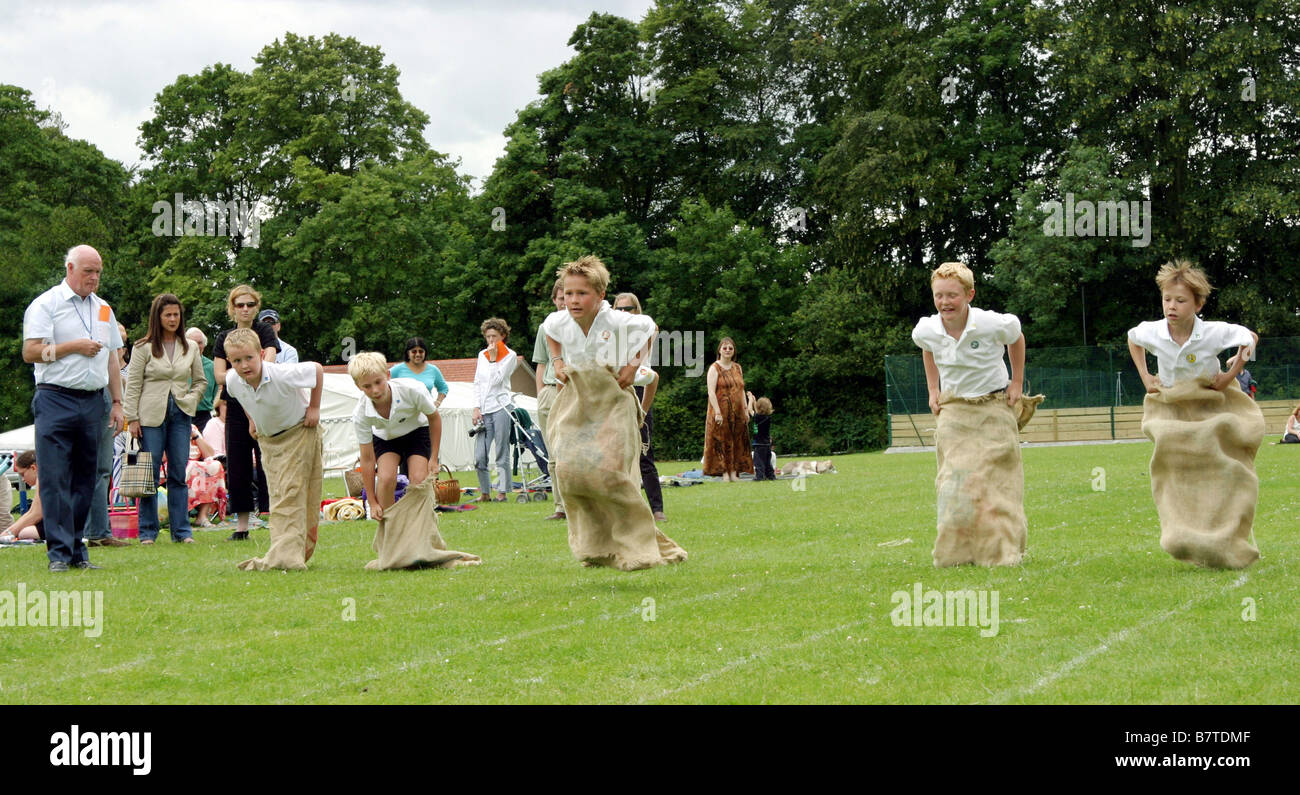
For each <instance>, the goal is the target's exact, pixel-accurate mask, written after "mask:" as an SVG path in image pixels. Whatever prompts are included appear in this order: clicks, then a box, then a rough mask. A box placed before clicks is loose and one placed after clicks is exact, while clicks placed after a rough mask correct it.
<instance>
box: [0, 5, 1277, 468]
mask: <svg viewBox="0 0 1300 795" xmlns="http://www.w3.org/2000/svg"><path fill="white" fill-rule="evenodd" d="M569 45H570V46H571V47H572V48H573V50H574V53H575V54H574V56H573V57H572V58H570V59H568V60H567V61H565V62H564V63H562V64H559V65H558V66H556V67H555V68H554V69H551V70H549V71H547V72H544V73H543V74H541V75H540V76H539V78H538V88H539V99H537V100H536V101H534V102H532V103H530V104H529V105H527V106H526V107H524V108H521V109H519V111H518V112H517V114H516V117H515V120H514V121H513V122H512V123H511V124H510V125H509V126H508V127H507V129H506V130H505V134H506V138H507V144H506V149H505V153H504V154H503V155H502V156H501V158H500V159H499V160H498V161H497V162H496V164H495V167H494V168H493V170H492V172H491V174H489V175H487V176H486V178H485V179H484V181H483V183H482V186H481V189H480V190H477V191H476V190H475V189H474V188H473V185H472V183H471V179H470V177H469V176H468V175H465V174H462V173H461V172H460V171H459V162H458V161H457V160H455V159H454V157H453V156H452V155H451V154H448V153H441V152H438V151H436V150H434V149H433V148H431V147H430V145H429V143H428V142H427V141H426V140H425V138H424V135H423V129H424V127H425V125H426V124H427V122H428V116H427V115H426V114H425V113H424V112H423V111H421V110H420V109H418V108H416V107H414V106H413V105H411V104H410V103H409V102H407V101H406V100H404V99H403V98H402V96H401V93H400V91H399V90H398V74H399V73H398V69H397V66H396V65H395V64H392V63H390V62H388V61H386V59H385V57H384V54H383V53H382V52H381V51H380V49H379V48H377V47H373V46H368V45H366V44H364V43H362V42H359V41H357V40H355V39H353V38H349V37H346V36H340V35H334V34H331V35H328V36H325V37H323V38H315V37H302V36H298V35H295V34H293V33H286V34H285V35H284V36H283V37H282V38H281V39H278V40H276V41H275V42H272V43H271V44H269V45H267V46H266V47H265V48H264V49H263V50H262V52H261V53H260V54H259V55H258V57H257V58H256V65H255V67H254V68H253V69H252V70H251V71H250V72H242V71H240V70H237V69H235V68H233V67H231V66H229V65H226V64H214V65H212V66H209V67H207V68H205V69H204V70H203V71H202V72H200V73H199V74H196V75H180V76H178V77H177V78H176V79H175V80H174V81H173V82H171V83H170V84H168V85H165V86H162V87H160V90H159V91H158V93H157V95H156V98H155V102H154V107H153V116H152V118H150V119H149V120H148V121H146V122H145V123H144V124H143V125H142V126H141V129H140V145H141V148H142V150H143V151H144V153H145V156H146V161H145V163H144V164H143V165H142V166H140V167H138V168H134V167H133V168H130V169H128V168H127V167H125V166H123V165H122V164H120V163H117V162H116V161H113V160H111V159H108V158H106V157H104V156H103V155H102V153H100V152H99V151H98V150H97V149H96V148H95V147H94V146H92V145H90V144H88V143H86V142H84V141H77V140H72V139H69V138H68V137H67V136H66V135H64V133H63V130H62V129H61V125H60V123H59V119H58V116H57V112H56V111H57V109H41V108H37V107H36V106H35V105H34V104H33V102H32V100H31V95H30V93H29V92H28V91H27V90H25V89H23V88H21V87H18V86H0V280H3V282H4V284H6V285H8V286H9V289H8V290H7V292H8V293H9V294H10V295H12V296H13V298H12V301H13V304H14V306H15V308H21V307H22V306H25V305H26V303H27V302H29V301H30V300H31V299H32V298H34V297H35V296H36V295H37V294H39V293H40V292H41V291H42V290H44V289H46V288H48V287H49V286H51V285H52V284H54V283H55V282H56V281H57V280H58V278H59V277H60V276H61V273H62V269H61V263H60V260H61V258H62V254H63V252H64V251H65V250H66V249H67V248H68V247H69V246H71V245H73V244H74V243H77V242H87V243H91V244H92V245H95V246H96V247H97V248H98V249H99V250H100V251H101V252H102V253H103V255H104V260H105V266H106V267H105V278H104V283H103V286H102V288H101V292H102V294H103V295H104V296H105V297H106V299H107V300H109V301H110V302H112V303H113V304H114V306H115V308H116V310H117V313H118V316H119V317H120V318H122V319H123V320H124V321H125V322H126V323H127V325H128V327H129V329H130V332H131V334H132V335H133V336H136V335H139V334H141V333H143V331H144V324H145V319H146V314H147V309H148V303H149V301H150V299H151V298H152V297H153V295H155V294H156V293H159V292H164V291H167V292H173V293H176V294H177V295H178V296H180V297H181V299H182V300H183V301H184V302H185V304H186V307H187V310H188V312H189V320H190V321H191V322H192V323H193V324H195V325H198V326H200V327H201V328H204V329H205V330H206V331H208V332H209V334H210V335H211V334H212V333H214V332H215V331H217V330H219V329H220V328H224V327H225V326H227V325H228V323H227V321H226V318H225V316H224V297H225V293H226V291H227V290H228V289H229V288H230V287H231V286H233V285H235V284H238V283H241V282H245V281H247V282H250V283H252V284H254V285H255V286H256V287H257V288H258V289H259V290H261V291H262V292H263V294H264V303H265V304H266V305H268V306H273V307H275V308H276V309H278V310H279V311H280V313H281V315H282V317H284V319H285V321H286V331H285V334H286V338H287V339H290V340H291V341H292V342H293V343H294V344H295V345H296V346H298V348H299V351H300V352H301V354H302V356H303V357H304V359H306V358H311V359H316V360H318V361H322V362H325V363H331V362H335V363H336V362H340V361H342V357H343V355H344V353H345V351H346V350H348V346H349V344H351V345H352V346H354V347H353V348H352V349H353V350H364V349H375V350H380V351H383V352H385V353H386V354H387V355H388V356H389V357H390V358H395V357H397V356H399V355H400V351H401V347H400V346H401V344H402V342H403V341H404V340H405V339H406V338H407V337H408V336H411V335H413V334H418V335H420V336H423V337H424V338H425V339H426V340H428V341H429V344H430V346H431V348H432V350H431V351H430V355H431V357H435V358H455V357H464V356H472V355H473V354H474V353H475V352H476V351H477V350H478V349H479V348H480V347H481V344H480V343H481V339H480V337H479V334H478V325H479V323H480V322H481V321H482V320H483V319H485V318H487V317H489V316H498V317H502V318H505V319H506V320H507V321H508V322H509V323H510V324H511V325H512V327H513V329H514V332H513V334H512V337H511V343H512V347H514V348H515V349H516V350H519V351H521V352H524V353H525V354H527V353H528V352H531V349H532V340H533V336H532V335H533V334H534V333H535V331H536V328H537V325H538V324H539V323H540V321H541V319H542V318H543V317H544V316H545V314H546V312H547V311H548V310H549V309H550V304H549V302H548V301H547V300H546V296H547V294H548V292H549V288H550V285H551V281H552V279H553V274H554V272H555V269H556V267H558V266H559V265H560V264H561V263H562V262H564V261H567V260H571V259H574V258H576V257H578V256H580V255H582V254H586V253H595V254H597V255H599V256H600V257H602V258H603V259H604V261H605V262H606V263H607V264H608V265H609V266H610V269H611V271H612V272H613V274H614V282H613V284H612V285H611V290H613V291H618V292H622V291H630V292H635V293H637V294H638V295H639V296H640V297H641V300H642V302H643V304H644V306H645V309H646V311H647V312H648V313H649V314H651V315H652V316H654V318H655V319H656V321H657V322H658V323H659V324H660V327H661V328H662V329H664V330H668V331H681V332H683V334H688V333H693V332H695V331H702V332H704V336H705V340H706V352H707V355H708V357H709V359H711V358H712V356H713V351H714V349H715V348H716V345H717V342H718V340H719V339H720V338H721V337H723V336H731V337H733V338H735V340H736V342H737V347H738V360H739V361H740V362H742V363H743V364H744V366H745V373H746V381H747V386H748V387H749V388H750V389H751V390H752V391H754V392H755V393H757V394H759V395H767V396H769V397H771V398H772V399H773V401H774V403H775V404H776V406H777V419H776V420H775V424H774V435H775V437H776V447H777V449H778V450H779V451H782V452H787V453H796V452H800V453H811V454H818V453H824V452H829V451H833V450H849V449H853V450H859V449H868V448H871V447H875V446H879V445H882V444H883V443H884V442H885V438H886V437H885V422H886V418H885V413H884V374H883V359H884V356H885V355H886V354H889V353H909V352H912V351H913V346H912V345H911V342H910V338H909V334H910V330H911V327H912V326H913V325H914V324H915V322H916V319H917V318H918V317H920V316H921V315H924V314H930V313H932V312H933V311H934V309H933V306H932V303H931V301H930V298H929V283H928V273H929V270H930V269H931V268H933V267H934V266H935V265H937V264H938V263H940V262H943V261H945V260H950V259H960V260H963V261H965V262H967V263H968V264H970V265H971V267H972V268H973V269H974V270H975V271H976V273H977V276H978V278H979V282H978V284H977V290H978V294H977V297H976V301H975V303H976V304H977V305H981V306H989V307H992V308H997V309H1000V310H1004V311H1011V312H1015V313H1017V314H1018V315H1020V317H1021V319H1022V321H1023V323H1024V328H1025V332H1026V337H1027V339H1028V341H1029V346H1030V349H1031V353H1030V358H1031V364H1032V355H1033V354H1032V349H1033V348H1034V347H1042V346H1049V345H1088V346H1094V345H1100V344H1113V343H1116V342H1119V341H1121V340H1122V338H1123V334H1124V332H1125V330H1126V329H1127V328H1129V327H1130V326H1132V325H1134V324H1135V323H1136V322H1137V321H1138V320H1142V319H1148V318H1150V317H1153V316H1154V314H1155V312H1156V311H1157V305H1156V299H1155V290H1154V284H1153V281H1152V278H1153V275H1154V272H1155V270H1156V268H1157V267H1158V266H1159V264H1160V263H1162V262H1164V261H1166V260H1168V259H1170V258H1172V257H1180V256H1181V257H1190V258H1192V259H1194V260H1196V261H1198V262H1199V263H1200V264H1201V265H1202V266H1203V267H1204V268H1205V269H1206V270H1207V272H1208V273H1209V275H1210V278H1211V280H1212V282H1214V284H1215V285H1216V287H1218V290H1217V291H1216V293H1215V294H1214V296H1213V297H1212V298H1211V301H1210V304H1209V306H1207V308H1206V313H1207V316H1213V317H1219V318H1224V319H1231V320H1234V321H1237V322H1241V323H1244V324H1246V325H1248V326H1250V327H1252V328H1255V329H1257V330H1258V331H1259V332H1260V334H1261V335H1262V336H1291V335H1295V334H1300V317H1298V316H1297V310H1298V309H1300V284H1297V280H1296V279H1295V278H1294V276H1295V275H1296V268H1295V266H1294V265H1293V263H1292V262H1291V261H1290V260H1289V259H1288V254H1292V255H1293V252H1295V251H1297V250H1300V245H1297V244H1300V189H1298V188H1300V184H1298V183H1300V151H1298V149H1300V113H1297V110H1298V109H1300V79H1298V77H1297V70H1298V68H1300V4H1297V3H1296V2H1295V0H1275V1H1273V2H1269V1H1268V0H1263V1H1261V2H1255V3H1249V4H1240V3H1229V2H1226V0H1193V1H1192V2H1186V3H1179V4H1177V5H1174V4H1167V3H1156V2H1138V1H1137V0H1115V1H1114V2H1107V3H1094V2H1048V1H1045V0H966V1H964V2H933V1H931V0H908V1H907V2H889V1H874V2H843V1H842V0H750V1H748V2H746V1H743V0H659V2H657V3H656V5H655V6H654V7H653V8H652V9H651V10H650V11H649V12H647V14H646V15H645V17H644V18H643V19H641V20H640V21H634V20H628V19H624V18H620V17H617V16H612V15H606V14H592V15H591V16H590V17H589V18H588V19H587V20H586V21H584V22H583V23H582V24H580V25H579V26H578V27H577V29H576V30H575V31H574V33H573V35H572V37H571V38H570V39H569ZM178 195H179V197H183V199H184V201H186V202H190V201H198V202H203V203H204V204H203V205H202V206H200V207H196V208H192V209H194V210H195V211H196V213H197V216H198V218H200V219H202V218H203V216H204V215H205V214H206V215H207V216H208V220H209V221H210V220H211V219H212V218H214V217H215V218H223V216H221V212H222V210H221V208H232V207H243V208H256V209H255V211H250V213H249V215H248V216H246V217H245V218H244V219H243V223H237V222H236V220H237V215H238V214H236V213H229V211H228V210H227V211H226V213H227V215H228V216H231V217H230V218H228V219H226V220H229V221H230V223H227V224H225V225H224V233H222V232H220V231H218V233H217V234H193V232H196V231H197V232H204V233H206V232H210V231H212V229H217V230H220V227H215V226H213V227H212V228H209V227H210V225H209V224H208V223H199V221H198V220H196V219H195V214H196V213H195V212H191V211H189V210H183V211H182V212H180V213H177V212H175V211H176V210H177V209H180V207H179V204H180V202H179V200H178V198H177V197H178ZM1053 203H1055V204H1053ZM162 205H168V206H170V207H172V209H171V210H169V211H168V212H169V217H168V218H167V219H165V220H163V221H161V222H160V218H161V216H162V210H161V207H162ZM1121 206H1122V207H1123V208H1124V210H1125V215H1124V217H1123V218H1120V217H1119V215H1118V211H1119V208H1120V207H1121ZM1053 207H1055V208H1056V209H1055V211H1053V209H1052V208H1053ZM1066 208H1068V210H1069V211H1070V212H1069V214H1066V213H1065V212H1064V209H1066ZM254 213H255V217H253V214H254ZM1054 213H1055V220H1053V217H1054ZM186 215H189V216H190V217H188V218H185V217H172V216H186ZM250 221H253V222H254V226H255V227H256V228H255V229H253V230H252V232H255V234H250V229H249V225H250V223H249V222H250ZM1120 221H1123V222H1124V223H1123V224H1121V223H1120ZM187 223H188V224H189V225H188V226H187V225H186V224H187ZM187 230H188V231H190V232H191V234H186V232H187ZM159 231H162V232H163V233H162V234H159V233H158V232H159ZM5 317H6V318H7V319H3V320H0V325H3V326H4V329H3V333H0V359H2V360H3V366H4V369H5V372H6V375H5V378H4V383H5V386H6V388H5V389H4V390H3V394H0V425H3V426H4V427H6V428H8V427H13V426H16V425H20V424H23V423H26V422H30V417H29V411H28V408H27V406H28V403H29V401H30V396H31V390H32V384H31V378H30V369H29V366H28V365H23V364H22V363H21V357H20V356H19V346H20V344H21V341H20V339H19V337H21V330H20V329H21V322H22V320H21V312H20V311H15V312H11V313H8V314H7V315H6V316H5ZM688 369H689V368H686V367H671V366H670V367H665V368H663V369H662V377H663V385H662V387H661V390H660V397H659V398H657V400H656V413H657V418H656V446H657V448H658V449H659V455H660V456H661V457H681V458H694V457H696V456H698V455H699V451H700V447H701V444H702V439H703V421H704V409H705V385H704V379H703V378H702V377H688V376H687V372H686V371H687V370H688Z"/></svg>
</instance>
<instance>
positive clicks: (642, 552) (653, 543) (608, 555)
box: [542, 256, 686, 571]
mask: <svg viewBox="0 0 1300 795" xmlns="http://www.w3.org/2000/svg"><path fill="white" fill-rule="evenodd" d="M559 276H560V277H561V278H563V279H564V296H565V300H566V302H567V304H568V309H566V310H561V311H558V312H554V313H552V314H551V315H550V316H548V317H547V318H546V320H545V321H544V322H543V323H542V333H543V334H545V335H546V345H547V349H548V350H549V351H550V354H551V361H552V363H553V364H554V366H555V375H556V378H558V379H559V381H560V383H561V384H563V386H562V388H561V389H560V392H559V395H558V396H557V397H556V398H555V404H554V405H553V406H552V407H551V414H550V418H549V421H548V425H547V432H548V434H549V438H548V442H549V449H550V451H551V476H552V477H553V478H555V479H556V481H557V482H558V484H559V488H560V489H561V490H562V491H563V492H564V502H565V508H566V512H567V520H568V525H569V548H570V549H572V550H573V554H574V556H575V557H577V558H578V560H580V561H582V564H583V565H584V566H595V565H600V566H612V567H614V568H617V569H622V570H624V571H632V570H635V569H645V568H650V567H651V566H659V565H663V564H665V563H678V562H680V561H683V560H686V551H685V550H683V549H682V548H681V547H679V546H677V544H675V543H674V542H673V541H672V539H670V538H668V537H667V536H665V535H664V534H663V533H661V532H660V531H659V529H658V527H656V526H655V522H654V515H653V514H652V513H651V512H650V506H649V505H647V504H646V502H645V501H644V500H643V499H642V498H641V474H640V468H639V463H640V458H641V435H640V432H639V428H640V426H641V418H642V414H641V405H640V403H639V402H638V401H637V399H636V393H634V392H633V391H632V389H631V387H632V383H633V381H634V380H635V378H636V372H637V367H638V365H639V364H640V363H641V360H642V359H643V358H644V357H645V356H646V355H647V354H648V353H649V350H650V343H651V342H652V341H653V339H654V334H655V324H654V321H653V320H652V319H651V318H650V317H649V316H648V315H634V314H631V313H628V312H620V311H618V310H615V309H612V308H610V305H609V302H608V301H605V300H604V298H605V288H606V287H608V285H609V271H608V270H607V269H606V268H605V265H604V263H602V262H601V261H600V260H599V259H597V258H595V257H592V256H587V257H583V258H581V259H579V260H577V261H575V262H570V263H566V264H565V265H564V267H562V268H561V269H560V270H559Z"/></svg>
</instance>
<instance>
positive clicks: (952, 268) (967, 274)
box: [930, 262, 975, 290]
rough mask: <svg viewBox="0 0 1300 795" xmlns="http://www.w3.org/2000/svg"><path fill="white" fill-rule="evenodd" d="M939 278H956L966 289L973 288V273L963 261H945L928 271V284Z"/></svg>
mask: <svg viewBox="0 0 1300 795" xmlns="http://www.w3.org/2000/svg"><path fill="white" fill-rule="evenodd" d="M939 279H956V280H957V281H959V282H961V286H962V287H964V288H966V289H967V290H974V289H975V274H973V273H971V270H970V268H968V267H966V264H965V263H963V262H945V263H943V264H942V265H940V266H939V267H937V268H935V269H934V270H933V271H932V272H931V273H930V284H934V283H935V281H937V280H939Z"/></svg>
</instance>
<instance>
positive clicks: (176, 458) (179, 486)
mask: <svg viewBox="0 0 1300 795" xmlns="http://www.w3.org/2000/svg"><path fill="white" fill-rule="evenodd" d="M191 420H192V418H191V417H190V415H188V414H186V413H185V412H183V411H181V409H180V407H179V406H177V405H176V400H175V399H174V398H172V397H171V396H170V395H168V396H167V417H166V418H165V419H164V420H163V424H162V425H158V426H155V427H152V428H150V427H147V426H143V425H142V426H141V427H140V436H141V437H142V440H141V441H142V442H143V445H144V449H145V450H147V451H148V452H149V453H150V454H151V455H152V456H153V479H154V481H155V482H156V481H157V480H158V469H159V465H160V464H162V454H163V451H164V447H165V448H166V452H167V513H168V514H170V515H169V516H168V517H167V523H168V524H169V525H170V526H171V534H172V541H184V540H185V539H187V538H189V537H190V536H191V535H193V530H191V528H190V507H189V502H190V493H189V489H188V488H186V486H185V466H186V465H187V464H188V463H189V461H190V426H191ZM157 538H158V495H157V494H154V495H152V496H149V497H141V498H140V540H141V541H153V540H155V539H157Z"/></svg>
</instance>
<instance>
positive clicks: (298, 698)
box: [275, 542, 813, 704]
mask: <svg viewBox="0 0 1300 795" xmlns="http://www.w3.org/2000/svg"><path fill="white" fill-rule="evenodd" d="M809 543H812V542H809ZM812 576H813V574H812V573H811V572H810V573H808V574H804V575H802V576H800V577H794V578H791V579H788V580H766V581H760V582H758V583H752V582H751V583H747V584H745V585H738V586H735V587H732V588H728V589H724V590H718V591H711V592H709V593H703V594H699V595H697V596H689V597H686V598H684V599H681V600H677V601H674V602H673V604H674V605H675V606H683V605H689V604H694V603H696V602H707V601H711V600H713V599H717V598H719V597H731V596H742V595H743V596H752V595H753V594H754V593H755V592H757V591H758V590H760V589H762V588H767V587H771V586H774V585H794V584H795V583H799V582H803V581H804V580H807V579H809V578H811V577H812ZM640 616H641V611H640V609H639V608H638V609H637V610H633V609H632V607H631V606H630V605H629V606H628V609H627V611H626V612H624V611H618V612H615V613H614V614H612V615H608V614H600V615H595V616H591V617H589V618H579V619H575V620H573V621H569V622H566V623H564V624H555V625H552V626H549V627H534V628H532V629H526V630H523V631H522V632H517V633H515V634H514V635H505V636H500V637H495V638H488V639H485V640H481V641H476V642H474V643H469V644H466V645H464V646H459V647H457V648H455V649H452V650H443V651H435V652H433V653H432V654H430V655H428V656H426V657H424V658H422V659H418V660H407V661H404V662H402V663H399V664H397V665H390V666H388V667H387V668H385V669H382V670H375V669H371V670H369V671H368V672H367V673H365V674H362V675H360V676H354V677H352V678H351V679H348V680H345V681H342V682H332V683H329V684H326V685H322V686H320V687H315V688H312V689H310V690H304V691H302V692H301V693H298V694H297V695H295V696H292V697H289V698H283V699H280V700H279V701H277V702H275V703H277V704H299V703H302V701H303V699H305V698H307V697H309V696H311V695H314V694H316V693H324V692H337V691H339V690H341V689H343V688H346V687H348V686H354V685H359V684H361V683H362V682H372V681H374V680H376V679H382V678H384V677H385V676H390V675H392V674H394V673H398V672H406V671H413V670H416V669H417V668H423V667H425V666H427V665H430V664H433V663H438V662H440V661H442V660H446V659H451V658H452V657H457V656H460V655H464V654H467V653H469V652H471V651H473V650H475V649H480V648H490V647H493V646H496V647H498V648H499V647H503V646H505V645H506V644H508V643H512V642H514V641H518V640H525V639H527V638H532V637H536V636H538V635H545V634H547V633H551V632H560V631H563V630H566V629H573V628H574V627H580V626H582V625H584V624H588V623H591V622H594V621H600V620H621V619H630V618H640Z"/></svg>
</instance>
